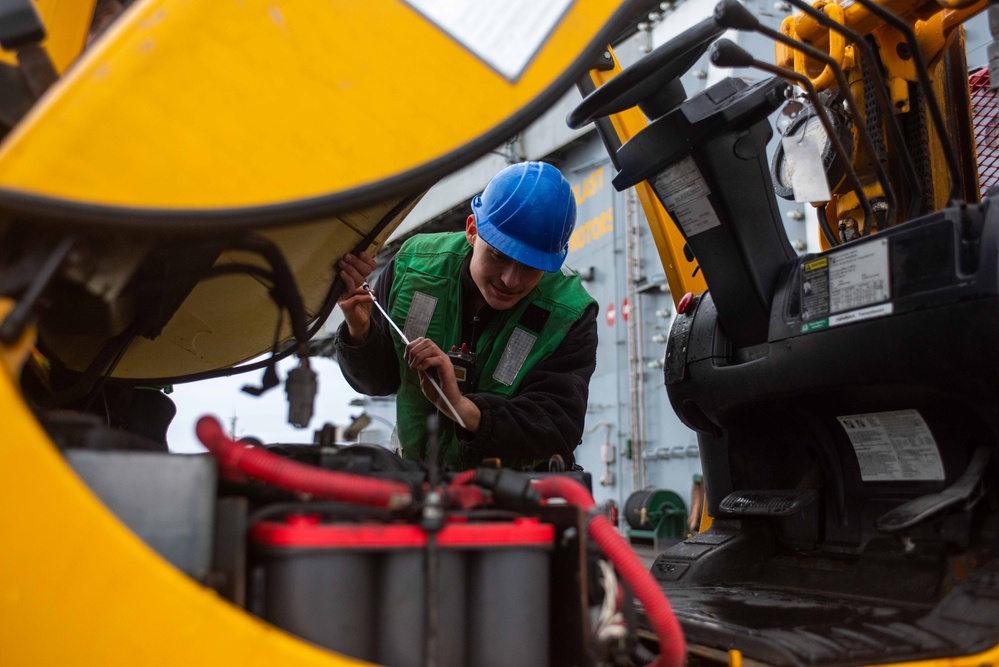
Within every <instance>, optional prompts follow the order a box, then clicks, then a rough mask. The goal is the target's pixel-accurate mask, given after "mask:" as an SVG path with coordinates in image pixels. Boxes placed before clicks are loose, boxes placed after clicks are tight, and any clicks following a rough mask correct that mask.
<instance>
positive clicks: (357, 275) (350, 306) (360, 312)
mask: <svg viewBox="0 0 999 667" xmlns="http://www.w3.org/2000/svg"><path fill="white" fill-rule="evenodd" d="M375 266H376V264H375V260H374V259H372V258H371V257H368V254H367V253H364V252H362V253H361V254H360V255H344V256H343V258H342V259H341V260H340V261H339V262H337V263H336V268H337V271H339V272H340V279H341V280H343V283H344V286H345V289H344V291H343V296H341V297H340V299H339V300H338V301H337V304H339V306H340V310H342V311H343V319H344V320H346V322H347V330H348V331H349V332H350V337H351V338H353V339H354V340H355V341H362V340H364V339H365V338H366V337H367V335H368V327H369V326H370V325H371V307H372V304H371V297H370V296H369V295H368V293H367V292H365V291H364V288H363V287H362V285H363V284H364V283H365V282H367V280H368V276H369V275H371V272H372V271H374V270H375Z"/></svg>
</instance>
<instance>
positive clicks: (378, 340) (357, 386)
mask: <svg viewBox="0 0 999 667" xmlns="http://www.w3.org/2000/svg"><path fill="white" fill-rule="evenodd" d="M394 278H395V260H394V259H393V260H392V261H391V262H389V263H388V265H387V266H386V267H385V269H384V270H383V271H382V272H381V275H379V277H378V281H377V282H376V283H375V296H376V297H377V298H378V301H379V303H381V304H382V305H383V307H386V308H387V306H386V304H387V303H388V296H389V292H390V291H391V288H392V281H393V279H394ZM393 335H394V333H393V332H392V328H391V326H389V324H388V323H387V322H386V321H385V317H384V316H383V315H382V314H381V313H380V312H378V309H377V308H375V307H372V309H371V325H370V327H369V329H368V335H367V337H366V338H365V339H364V340H363V341H355V340H354V339H353V338H351V336H350V332H349V331H348V329H347V323H346V322H343V323H341V324H340V326H339V328H337V331H336V339H335V342H334V347H335V348H336V356H337V362H338V363H339V364H340V370H341V371H342V372H343V377H344V379H346V380H347V384H349V385H350V386H351V387H352V388H353V389H354V391H357V392H360V393H362V394H365V395H367V396H388V395H389V394H394V393H395V392H396V391H398V389H399V358H398V355H397V354H396V351H395V345H394V343H393V340H392V336H393Z"/></svg>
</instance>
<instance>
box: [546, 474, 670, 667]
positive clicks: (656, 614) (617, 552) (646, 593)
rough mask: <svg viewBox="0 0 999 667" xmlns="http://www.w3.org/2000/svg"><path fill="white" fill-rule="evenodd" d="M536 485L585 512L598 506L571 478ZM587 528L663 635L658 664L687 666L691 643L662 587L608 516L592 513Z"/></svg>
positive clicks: (658, 633)
mask: <svg viewBox="0 0 999 667" xmlns="http://www.w3.org/2000/svg"><path fill="white" fill-rule="evenodd" d="M534 488H535V489H536V490H537V491H538V492H539V493H541V495H542V496H543V497H545V498H564V499H565V500H566V501H568V502H569V503H570V504H572V505H575V506H577V507H579V508H580V509H582V510H583V511H584V512H589V511H590V510H591V509H593V508H594V507H595V506H596V502H594V500H593V497H592V496H591V495H590V494H589V493H588V492H587V491H586V489H584V488H583V487H582V486H581V485H580V484H579V483H578V482H575V481H574V480H571V479H569V478H567V477H546V478H544V479H540V480H535V482H534ZM587 527H588V529H589V533H590V537H592V538H593V541H594V542H596V543H597V544H598V545H599V546H600V548H601V549H602V550H603V552H604V555H606V556H607V558H608V559H610V561H611V563H613V564H614V567H616V568H617V571H618V572H619V573H620V575H621V576H622V577H623V578H624V580H625V581H626V582H628V585H629V586H631V589H632V590H633V591H634V592H635V597H637V598H638V600H639V601H640V602H641V603H642V606H643V607H644V608H645V613H646V615H647V616H648V618H649V622H650V623H652V627H653V628H654V629H655V631H656V635H657V636H658V637H659V660H657V661H656V663H655V667H683V664H684V662H685V661H686V658H687V644H686V642H685V641H684V639H683V631H682V630H681V629H680V623H679V622H678V621H677V620H676V616H675V615H674V614H673V609H672V608H671V607H670V606H669V602H668V601H667V600H666V596H665V595H664V594H663V592H662V589H661V588H659V585H658V584H657V583H656V581H655V579H653V578H652V575H650V574H649V572H648V570H647V569H646V568H645V566H644V565H642V562H641V561H640V560H639V559H638V556H636V555H635V552H634V551H632V550H631V547H630V546H628V544H627V542H625V541H624V538H622V537H621V535H620V534H618V532H617V529H616V528H614V526H613V524H611V522H610V520H609V519H608V518H607V517H605V516H603V515H602V514H596V515H590V516H589V520H588V526H587Z"/></svg>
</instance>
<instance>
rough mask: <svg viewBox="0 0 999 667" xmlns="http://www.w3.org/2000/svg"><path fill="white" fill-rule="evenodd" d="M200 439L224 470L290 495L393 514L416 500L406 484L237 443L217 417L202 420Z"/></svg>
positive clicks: (199, 425) (198, 429) (198, 426)
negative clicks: (291, 458)
mask: <svg viewBox="0 0 999 667" xmlns="http://www.w3.org/2000/svg"><path fill="white" fill-rule="evenodd" d="M197 435H198V439H199V440H201V443H202V444H203V445H204V446H205V447H207V448H208V451H209V452H211V453H212V455H213V456H214V457H215V458H216V459H218V461H219V464H220V465H221V466H222V467H223V469H227V470H238V471H240V472H242V473H243V474H245V475H247V476H249V477H253V478H256V479H259V480H262V481H265V482H268V483H270V484H274V485H275V486H279V487H281V488H283V489H287V490H289V491H294V492H297V493H307V494H309V495H312V496H315V497H317V498H327V499H330V500H339V501H342V502H347V503H355V504H358V505H370V506H373V507H385V508H387V509H390V510H394V509H400V508H402V507H406V506H408V505H409V504H410V503H411V502H412V499H413V498H412V494H411V493H410V490H409V487H408V486H406V485H405V484H403V483H402V482H390V481H387V480H380V479H372V478H370V477H362V476H360V475H350V474H347V473H342V472H334V471H332V470H323V469H321V468H314V467H312V466H307V465H304V464H302V463H297V462H295V461H289V460H288V459H285V458H283V457H280V456H277V455H275V454H271V453H270V452H267V451H265V450H263V449H260V448H259V447H253V446H250V445H247V444H246V443H242V442H235V441H234V440H232V439H230V438H229V436H227V435H226V434H225V431H224V430H223V429H222V425H221V424H220V423H219V421H218V420H217V419H215V418H214V417H208V416H205V417H202V418H201V419H199V420H198V425H197Z"/></svg>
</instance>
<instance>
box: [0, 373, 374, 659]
mask: <svg viewBox="0 0 999 667" xmlns="http://www.w3.org/2000/svg"><path fill="white" fill-rule="evenodd" d="M0 406H3V407H2V416H3V423H4V438H3V443H2V445H0V505H2V506H3V508H4V509H3V511H0V534H2V535H3V548H0V622H2V624H3V636H4V639H3V641H0V664H2V665H74V666H76V665H80V666H84V665H143V666H144V667H158V666H163V667H167V666H170V667H175V666H176V665H199V666H204V667H208V666H211V665H220V666H221V665H240V667H254V666H259V667H274V666H275V665H296V666H298V665H301V666H306V665H308V666H314V667H324V666H325V667H336V666H340V667H346V666H349V665H364V664H367V663H363V662H359V661H356V660H352V659H349V658H345V657H342V656H338V655H334V654H332V653H327V652H325V651H323V650H320V649H318V648H316V647H313V646H312V645H309V644H306V643H304V642H301V641H299V640H297V639H295V638H293V637H291V636H289V635H287V634H285V633H283V632H282V631H280V630H277V629H275V628H274V627H272V626H269V625H267V624H266V623H264V622H262V621H260V620H257V619H255V618H253V617H252V616H250V615H249V614H247V613H245V612H243V611H242V610H240V609H238V608H236V607H235V606H232V605H230V604H229V603H228V602H226V601H225V600H223V599H222V598H220V597H219V596H218V595H216V594H215V593H214V592H213V591H210V590H208V589H206V588H203V587H201V586H199V585H197V584H196V583H194V582H193V581H192V580H191V579H189V578H188V577H186V576H184V575H183V574H181V573H180V572H179V571H177V570H175V569H174V568H173V567H172V566H170V565H169V564H167V563H166V562H165V561H163V560H162V559H161V558H159V556H157V555H156V554H155V553H153V552H152V551H151V550H150V549H149V548H148V547H146V546H145V544H143V543H142V542H141V541H140V540H139V539H138V538H136V537H135V536H134V535H133V534H132V533H130V532H129V531H128V530H127V529H126V528H125V527H124V526H123V525H122V524H121V523H120V522H118V520H117V519H116V518H115V517H114V516H112V515H111V514H110V513H108V511H107V510H106V509H105V508H104V506H103V505H101V504H100V502H99V501H98V500H97V499H96V498H95V497H94V496H93V495H92V494H91V493H90V491H89V490H88V489H87V488H86V487H85V486H84V485H83V484H82V482H80V480H79V479H78V478H77V477H76V476H75V475H74V474H73V472H72V471H71V470H70V469H69V468H68V467H67V466H66V464H65V462H64V461H63V459H62V457H61V456H60V455H59V453H58V452H57V451H56V449H55V447H53V446H52V444H51V443H50V442H49V441H48V438H47V437H46V436H45V434H44V432H43V431H42V430H41V429H40V427H39V426H38V424H37V423H36V422H35V421H34V419H33V417H32V416H31V412H30V410H29V409H28V407H27V406H26V405H24V403H23V402H22V401H21V398H20V396H19V394H18V391H17V388H16V386H15V385H14V384H13V383H12V382H11V381H10V378H9V377H8V376H7V375H6V374H0Z"/></svg>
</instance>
